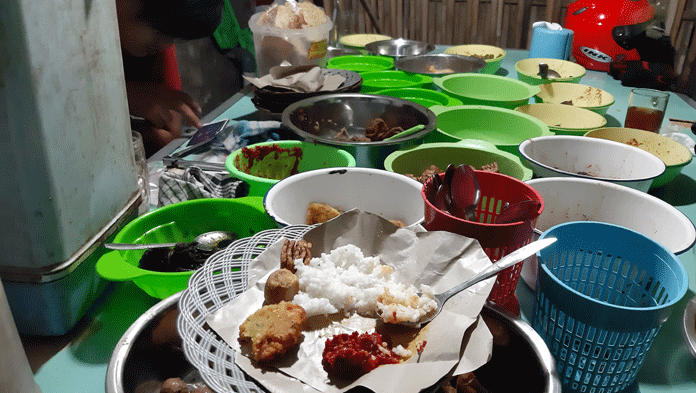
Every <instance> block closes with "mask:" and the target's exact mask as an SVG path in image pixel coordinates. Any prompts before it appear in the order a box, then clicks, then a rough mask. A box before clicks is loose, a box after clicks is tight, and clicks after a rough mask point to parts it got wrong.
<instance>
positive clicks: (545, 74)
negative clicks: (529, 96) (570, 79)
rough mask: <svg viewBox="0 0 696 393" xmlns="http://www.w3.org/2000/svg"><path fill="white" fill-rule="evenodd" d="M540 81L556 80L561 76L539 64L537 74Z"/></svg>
mask: <svg viewBox="0 0 696 393" xmlns="http://www.w3.org/2000/svg"><path fill="white" fill-rule="evenodd" d="M537 75H539V76H540V77H541V79H558V78H560V77H561V74H559V73H558V72H556V71H554V70H552V69H550V68H549V65H548V64H546V63H539V73H538V74H537Z"/></svg>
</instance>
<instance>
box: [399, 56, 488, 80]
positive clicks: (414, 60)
mask: <svg viewBox="0 0 696 393" xmlns="http://www.w3.org/2000/svg"><path fill="white" fill-rule="evenodd" d="M485 66H486V61H485V60H483V59H479V58H478V57H473V56H460V55H450V54H446V53H442V54H437V55H424V56H409V57H402V58H400V59H396V61H395V62H394V68H396V69H397V70H401V71H406V72H412V73H416V74H423V75H431V76H438V75H449V74H458V73H463V72H480V71H481V70H482V69H483V67H485Z"/></svg>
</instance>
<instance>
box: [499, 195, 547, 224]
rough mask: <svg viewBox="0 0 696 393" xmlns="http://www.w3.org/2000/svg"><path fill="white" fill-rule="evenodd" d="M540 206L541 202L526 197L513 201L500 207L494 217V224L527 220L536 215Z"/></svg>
mask: <svg viewBox="0 0 696 393" xmlns="http://www.w3.org/2000/svg"><path fill="white" fill-rule="evenodd" d="M540 207H541V202H539V201H533V200H531V199H528V200H526V201H521V202H517V203H513V204H512V205H508V206H505V207H503V208H502V209H500V213H498V215H497V216H496V217H495V223H496V224H509V223H511V222H519V221H527V220H531V219H533V218H534V217H535V216H536V213H537V212H538V211H539V208H540Z"/></svg>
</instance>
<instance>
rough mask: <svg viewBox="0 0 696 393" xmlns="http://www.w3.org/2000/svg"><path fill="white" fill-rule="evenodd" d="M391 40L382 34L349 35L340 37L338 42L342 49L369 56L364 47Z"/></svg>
mask: <svg viewBox="0 0 696 393" xmlns="http://www.w3.org/2000/svg"><path fill="white" fill-rule="evenodd" d="M391 39H392V37H390V36H388V35H383V34H349V35H344V36H343V37H341V39H340V40H339V41H338V42H339V43H340V44H341V46H343V47H346V48H349V49H354V50H357V51H358V52H360V53H362V54H363V55H369V54H370V51H368V50H367V49H365V45H367V44H369V43H372V42H375V41H384V40H391Z"/></svg>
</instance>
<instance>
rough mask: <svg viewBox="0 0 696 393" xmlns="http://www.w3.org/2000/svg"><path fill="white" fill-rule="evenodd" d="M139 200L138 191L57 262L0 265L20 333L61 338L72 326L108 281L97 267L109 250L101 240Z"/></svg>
mask: <svg viewBox="0 0 696 393" xmlns="http://www.w3.org/2000/svg"><path fill="white" fill-rule="evenodd" d="M140 203H141V199H140V194H139V193H138V194H136V195H134V196H133V197H132V198H131V199H130V200H129V201H128V203H127V204H126V206H125V207H124V208H123V209H122V210H121V211H120V212H119V213H118V214H117V215H116V217H114V218H113V219H112V220H111V221H110V222H108V223H107V224H106V225H105V226H104V227H103V228H101V230H100V231H99V232H97V233H96V234H95V235H94V236H93V237H92V238H90V239H88V240H87V241H86V243H85V244H84V246H83V247H81V248H80V249H79V250H78V251H77V252H75V254H73V255H72V256H70V257H69V258H67V259H66V260H65V261H63V262H62V263H60V264H58V265H56V266H50V267H48V268H44V269H27V268H10V267H6V266H0V278H2V282H3V285H4V286H5V292H6V294H7V300H8V302H9V304H10V308H11V309H12V313H13V314H14V319H15V323H16V325H17V330H18V331H19V332H20V333H22V334H28V335H34V336H60V335H63V334H65V333H67V332H68V331H69V330H71V329H72V328H73V327H74V326H75V324H76V323H77V322H78V321H79V320H80V319H81V318H82V317H83V316H84V315H85V314H86V313H87V310H89V308H90V307H91V305H92V304H93V303H94V302H95V301H96V300H97V299H98V298H99V296H100V295H101V294H102V293H103V292H104V290H105V289H106V287H107V285H108V281H106V280H103V279H102V278H101V277H100V276H99V275H98V274H97V271H96V268H95V266H96V264H97V261H98V260H99V258H101V256H102V255H103V254H104V253H105V252H106V251H108V250H106V249H105V248H104V247H102V244H103V243H105V242H107V241H110V240H111V239H113V237H114V236H115V235H116V233H117V232H118V231H119V230H120V229H121V228H122V227H123V226H125V225H126V224H127V223H128V222H130V221H131V220H132V219H134V218H135V217H137V215H138V207H139V206H140Z"/></svg>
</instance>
